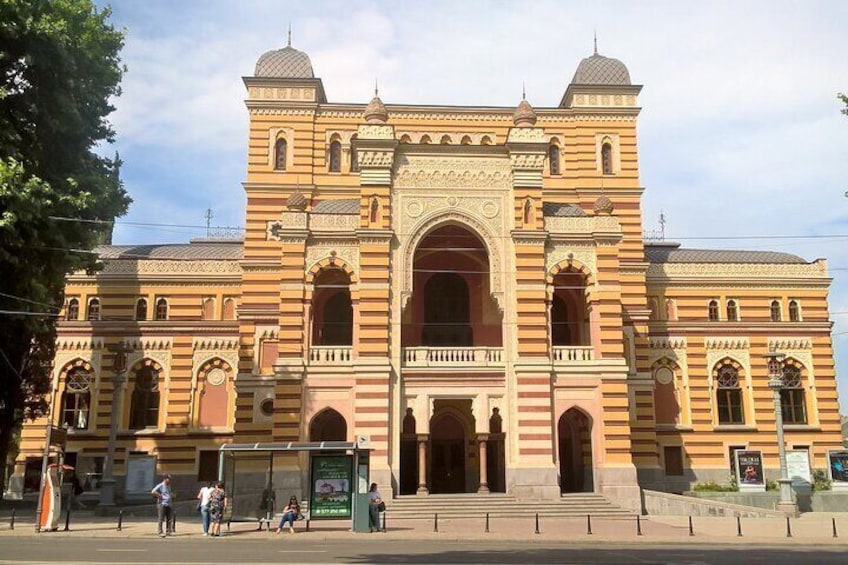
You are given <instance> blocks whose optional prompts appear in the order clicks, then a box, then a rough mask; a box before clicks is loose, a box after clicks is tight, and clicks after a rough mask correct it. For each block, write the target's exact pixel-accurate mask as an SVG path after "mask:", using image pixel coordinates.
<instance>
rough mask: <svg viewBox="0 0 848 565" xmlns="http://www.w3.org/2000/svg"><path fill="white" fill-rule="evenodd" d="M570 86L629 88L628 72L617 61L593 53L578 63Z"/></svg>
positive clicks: (622, 64)
mask: <svg viewBox="0 0 848 565" xmlns="http://www.w3.org/2000/svg"><path fill="white" fill-rule="evenodd" d="M571 84H592V85H596V84H597V85H600V84H602V85H616V86H630V71H628V70H627V67H626V66H624V63H622V62H621V61H619V60H618V59H613V58H611V57H604V56H603V55H598V53H595V54H594V55H592V56H591V57H586V58H585V59H583V60H582V61H580V64H579V65H578V66H577V71H576V72H575V73H574V78H572V79H571Z"/></svg>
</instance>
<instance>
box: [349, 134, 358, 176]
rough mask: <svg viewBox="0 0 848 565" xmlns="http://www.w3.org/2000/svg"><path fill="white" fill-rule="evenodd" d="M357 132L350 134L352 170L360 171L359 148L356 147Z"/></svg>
mask: <svg viewBox="0 0 848 565" xmlns="http://www.w3.org/2000/svg"><path fill="white" fill-rule="evenodd" d="M356 145H357V143H356V134H353V135H352V136H350V171H351V172H352V173H358V172H359V150H358V149H357V148H356Z"/></svg>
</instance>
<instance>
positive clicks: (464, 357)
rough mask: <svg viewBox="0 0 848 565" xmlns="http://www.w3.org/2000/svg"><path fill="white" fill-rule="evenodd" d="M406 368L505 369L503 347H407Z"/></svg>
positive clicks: (404, 359)
mask: <svg viewBox="0 0 848 565" xmlns="http://www.w3.org/2000/svg"><path fill="white" fill-rule="evenodd" d="M403 367H404V368H410V369H411V368H425V369H456V368H473V369H503V368H504V361H503V348H502V347H405V348H404V349H403Z"/></svg>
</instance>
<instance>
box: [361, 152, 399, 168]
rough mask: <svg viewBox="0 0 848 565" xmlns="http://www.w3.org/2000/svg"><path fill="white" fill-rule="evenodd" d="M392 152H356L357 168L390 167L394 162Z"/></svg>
mask: <svg viewBox="0 0 848 565" xmlns="http://www.w3.org/2000/svg"><path fill="white" fill-rule="evenodd" d="M394 158H395V153H394V151H363V150H360V151H359V152H357V159H358V162H359V167H360V168H364V167H391V166H392V162H393V161H394Z"/></svg>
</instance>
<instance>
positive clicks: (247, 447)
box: [218, 441, 370, 531]
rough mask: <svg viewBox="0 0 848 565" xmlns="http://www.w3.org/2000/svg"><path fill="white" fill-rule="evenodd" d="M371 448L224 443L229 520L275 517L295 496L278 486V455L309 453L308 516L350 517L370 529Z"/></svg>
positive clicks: (304, 502)
mask: <svg viewBox="0 0 848 565" xmlns="http://www.w3.org/2000/svg"><path fill="white" fill-rule="evenodd" d="M369 451H370V448H368V447H364V446H361V445H359V444H357V442H346V441H320V442H286V443H232V444H225V445H222V446H221V447H220V449H219V451H218V480H220V481H223V482H224V484H225V488H226V490H227V493H228V495H229V497H230V505H229V508H230V517H229V521H231V522H239V521H242V522H244V521H256V522H259V523H260V524H261V523H262V521H269V522H270V521H272V520H273V518H274V514H275V513H276V512H278V511H279V510H281V509H282V507H283V506H284V505H285V503H286V502H287V501H288V498H289V493H288V492H283V490H281V489H282V488H284V485H275V478H274V467H275V460H276V459H279V458H280V457H282V456H285V455H289V456H299V455H301V454H306V455H307V456H308V478H307V482H306V484H305V485H304V486H303V487H302V496H301V506H302V508H306V512H305V513H304V514H305V515H306V517H307V519H309V520H347V519H350V521H351V529H352V530H353V531H368V485H369V473H370V471H369V455H368V454H369ZM278 465H279V462H278ZM287 467H288V468H289V469H291V465H287ZM278 470H279V467H278ZM301 473H302V471H301ZM278 501H279V502H278Z"/></svg>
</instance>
